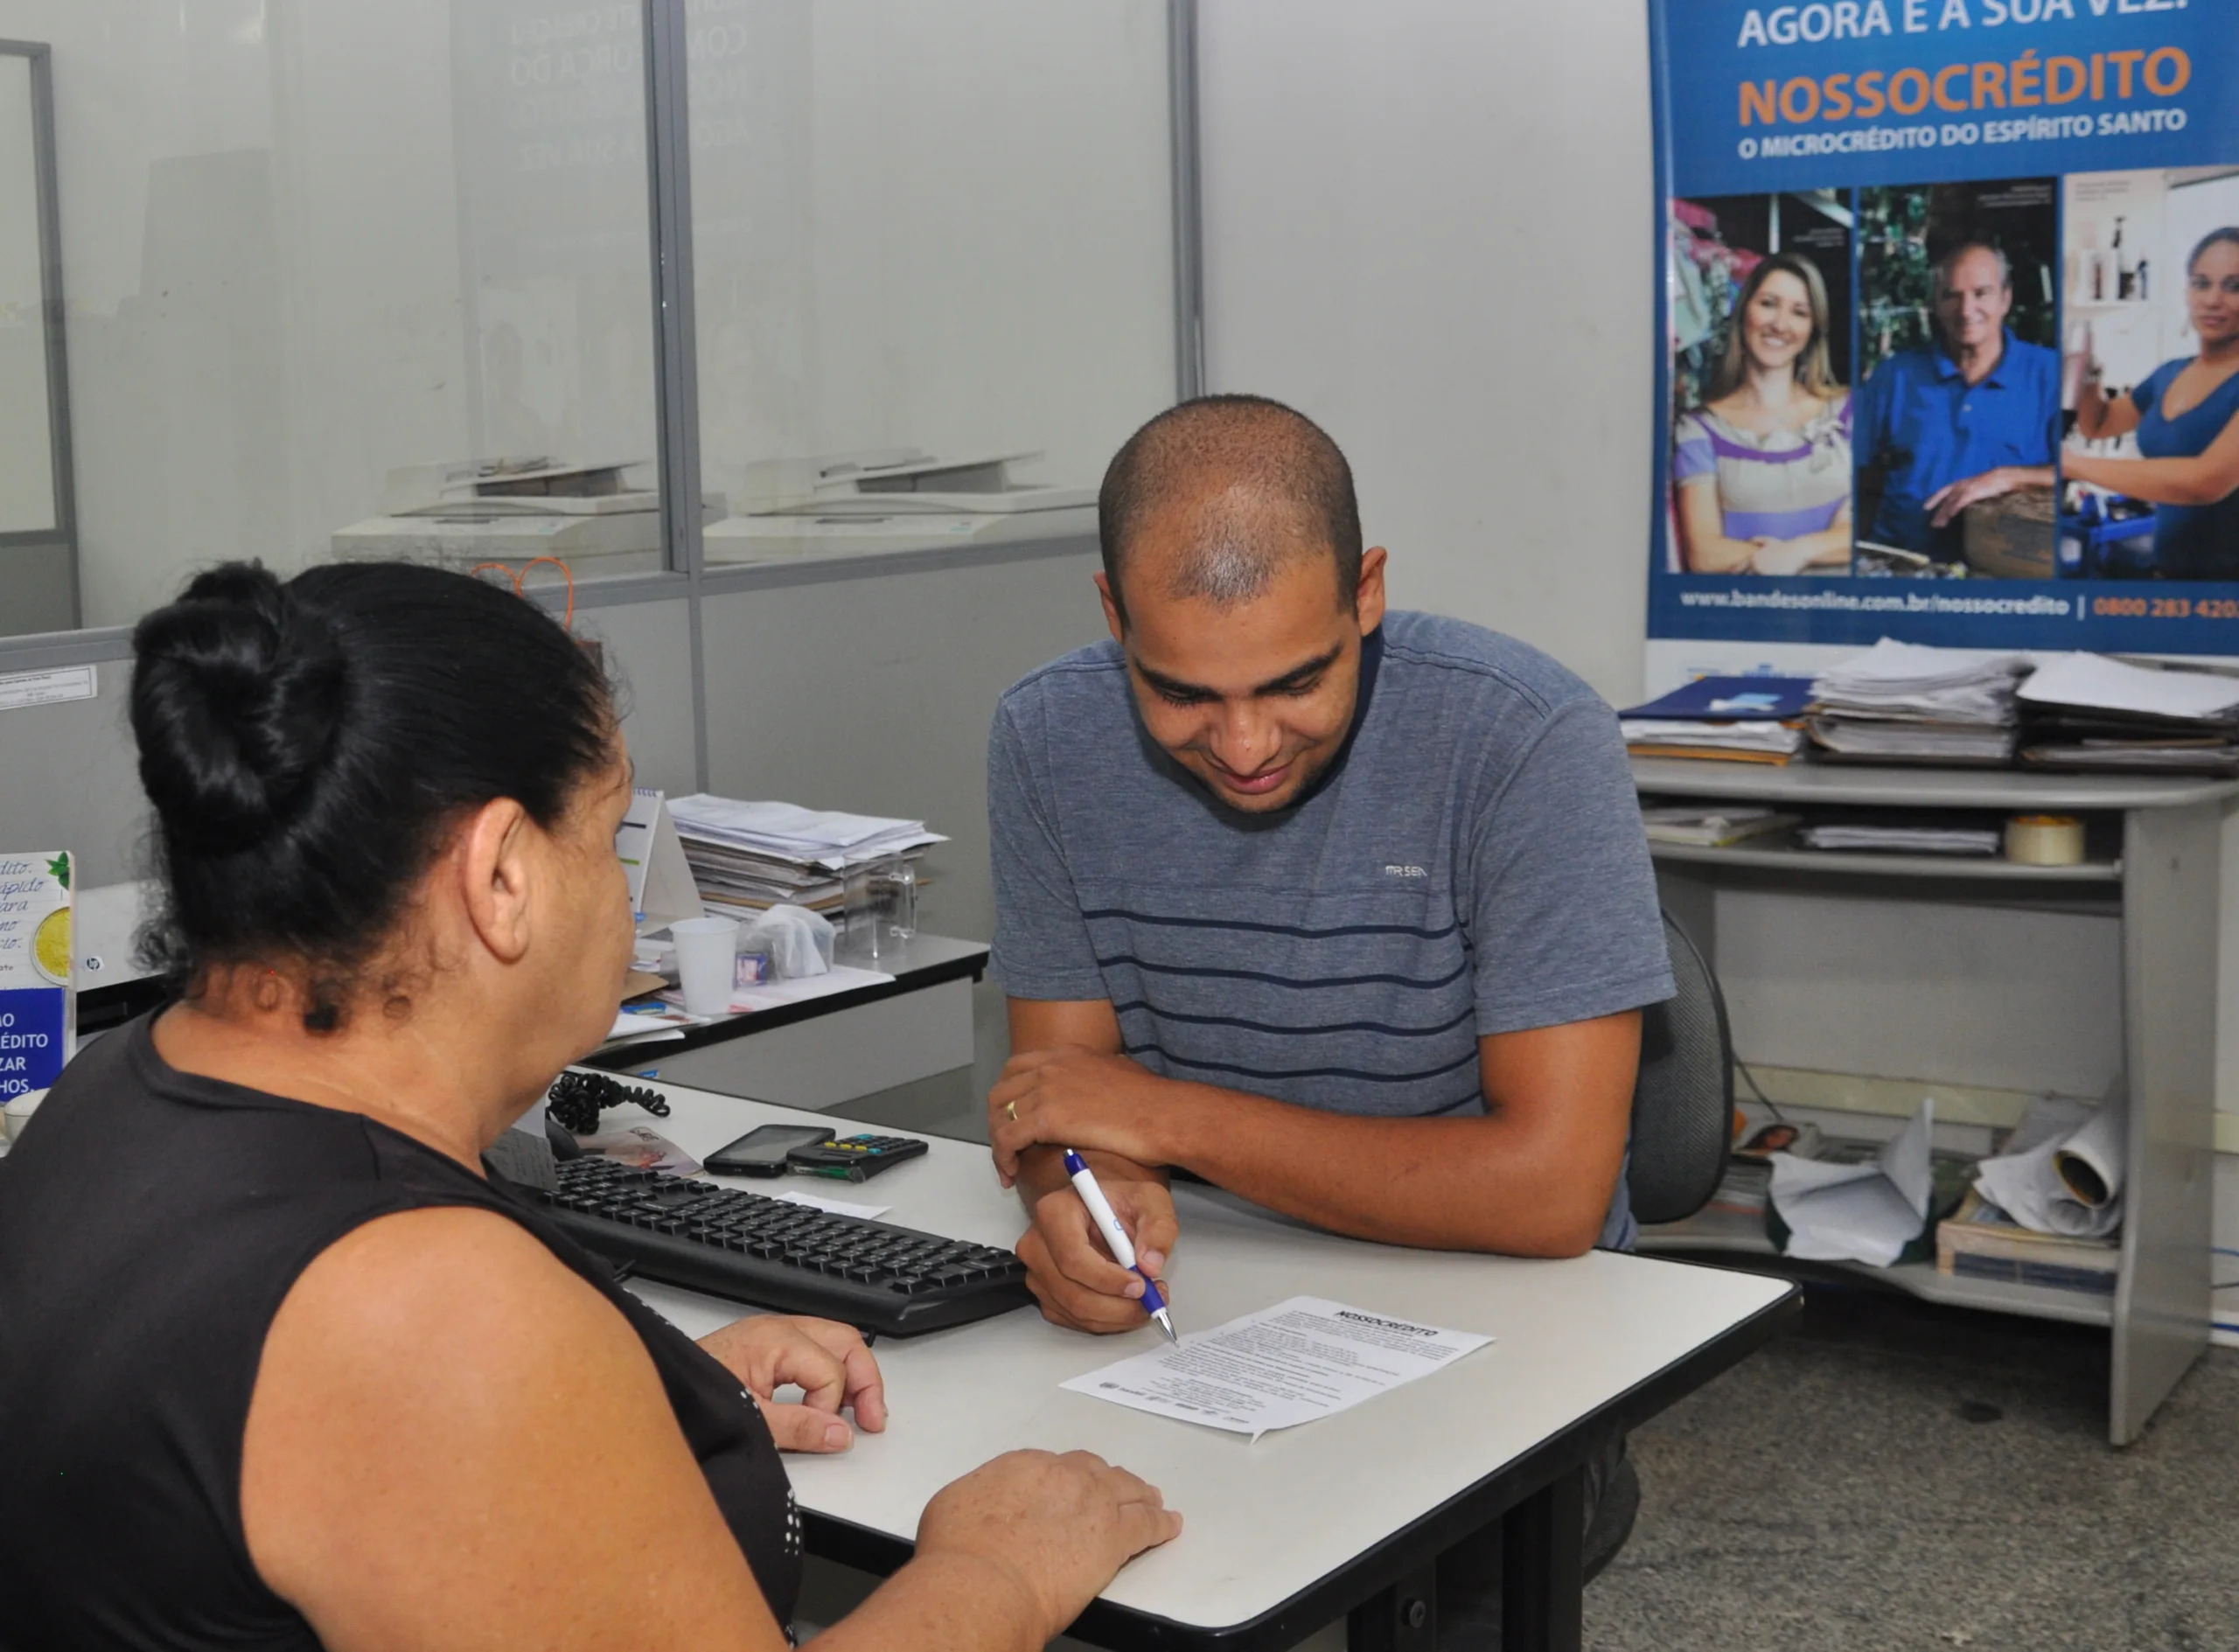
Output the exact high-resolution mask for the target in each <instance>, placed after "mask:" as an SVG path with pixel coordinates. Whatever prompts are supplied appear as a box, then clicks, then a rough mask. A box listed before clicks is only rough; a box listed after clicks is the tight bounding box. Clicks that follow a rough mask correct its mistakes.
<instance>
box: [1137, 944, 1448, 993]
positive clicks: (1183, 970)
mask: <svg viewBox="0 0 2239 1652" xmlns="http://www.w3.org/2000/svg"><path fill="white" fill-rule="evenodd" d="M1120 964H1127V965H1133V967H1135V968H1136V969H1139V970H1145V971H1147V972H1150V973H1151V974H1154V975H1190V976H1196V977H1200V978H1203V979H1212V980H1224V981H1265V982H1266V984H1267V985H1268V986H1293V987H1308V986H1419V987H1423V988H1426V989H1428V988H1432V987H1439V986H1451V985H1453V983H1454V982H1455V981H1458V980H1460V979H1461V978H1462V977H1463V976H1464V975H1467V974H1468V972H1469V960H1468V958H1463V959H1462V960H1461V963H1459V964H1457V965H1454V969H1453V971H1452V972H1450V973H1447V974H1445V975H1441V976H1440V977H1439V978H1438V979H1436V980H1430V981H1426V980H1419V979H1416V978H1415V977H1413V976H1412V975H1330V976H1324V977H1321V978H1317V979H1300V978H1298V977H1296V976H1291V975H1267V974H1263V973H1262V972H1259V971H1258V970H1249V969H1195V968H1190V967H1188V966H1186V965H1180V964H1154V963H1151V962H1149V961H1148V960H1147V959H1144V958H1137V957H1136V956H1135V955H1134V954H1133V953H1132V952H1115V953H1113V954H1112V955H1110V956H1109V957H1106V956H1105V955H1104V954H1102V953H1099V954H1098V955H1097V960H1096V966H1097V968H1099V969H1111V968H1113V966H1115V965H1120Z"/></svg>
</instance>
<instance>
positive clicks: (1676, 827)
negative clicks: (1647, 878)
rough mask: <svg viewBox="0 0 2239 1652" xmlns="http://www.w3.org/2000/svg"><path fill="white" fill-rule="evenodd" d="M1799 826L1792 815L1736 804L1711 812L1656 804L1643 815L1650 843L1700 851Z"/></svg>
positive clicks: (1692, 806) (1682, 805) (1697, 806)
mask: <svg viewBox="0 0 2239 1652" xmlns="http://www.w3.org/2000/svg"><path fill="white" fill-rule="evenodd" d="M1795 824H1796V816H1795V815H1792V814H1781V813H1779V812H1775V811H1774V810H1771V809H1745V808H1741V807H1740V806H1738V805H1733V804H1725V805H1720V806H1719V807H1717V808H1710V809H1706V808H1705V807H1703V806H1702V805H1700V804H1688V803H1678V804H1652V805H1649V806H1648V807H1646V808H1644V809H1643V810H1642V811H1641V825H1642V826H1643V827H1644V828H1646V830H1647V832H1648V840H1649V841H1650V843H1679V844H1685V845H1687V846H1688V847H1691V848H1700V849H1723V848H1725V847H1727V846H1728V845H1729V844H1734V843H1742V842H1746V841H1747V840H1749V839H1751V838H1761V837H1764V836H1766V835H1767V834H1768V833H1775V832H1779V831H1782V830H1784V829H1785V828H1787V827H1789V826H1794V825H1795Z"/></svg>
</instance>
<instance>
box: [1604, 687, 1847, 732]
mask: <svg viewBox="0 0 2239 1652" xmlns="http://www.w3.org/2000/svg"><path fill="white" fill-rule="evenodd" d="M1810 703H1811V679H1810V678H1809V677H1698V678H1696V679H1695V680H1694V681H1692V682H1691V683H1689V684H1688V685H1687V686H1686V687H1684V688H1675V689H1673V690H1672V691H1671V693H1670V694H1666V695H1664V698H1663V699H1661V700H1651V701H1649V702H1648V704H1646V705H1645V706H1635V707H1634V708H1632V709H1631V710H1630V711H1623V712H1620V713H1618V715H1619V716H1621V717H1663V718H1670V719H1671V720H1673V721H1686V722H1716V721H1722V720H1727V719H1731V720H1732V721H1736V722H1740V721H1752V722H1754V721H1761V720H1764V719H1768V718H1771V719H1779V720H1782V721H1785V720H1786V719H1788V718H1790V717H1801V716H1802V715H1803V708H1805V707H1806V706H1808V705H1810Z"/></svg>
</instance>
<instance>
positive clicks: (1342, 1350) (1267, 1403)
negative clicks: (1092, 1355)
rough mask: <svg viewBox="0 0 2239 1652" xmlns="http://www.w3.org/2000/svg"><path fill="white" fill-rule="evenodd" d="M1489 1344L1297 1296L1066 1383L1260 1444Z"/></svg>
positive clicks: (1482, 1338)
mask: <svg viewBox="0 0 2239 1652" xmlns="http://www.w3.org/2000/svg"><path fill="white" fill-rule="evenodd" d="M1492 1340H1493V1339H1492V1338H1491V1337H1489V1336H1478V1335H1475V1334H1473V1333H1471V1332H1468V1331H1447V1330H1440V1328H1438V1327H1436V1326H1434V1325H1418V1324H1416V1323H1415V1322H1414V1321H1412V1320H1402V1319H1394V1318H1392V1316H1391V1315H1390V1314H1371V1313H1369V1312H1367V1311H1366V1310H1365V1309H1363V1308H1357V1307H1346V1306H1345V1305H1344V1304H1343V1303H1342V1302H1331V1301H1329V1300H1325V1299H1323V1298H1322V1297H1318V1296H1294V1297H1292V1298H1291V1299H1290V1300H1288V1301H1287V1302H1278V1303H1276V1304H1275V1306H1274V1307H1269V1308H1262V1309H1260V1311H1259V1313H1257V1314H1245V1316H1244V1317H1243V1318H1241V1319H1235V1320H1231V1321H1229V1322H1228V1323H1227V1324H1225V1325H1223V1326H1219V1327H1217V1328H1215V1329H1213V1330H1210V1331H1199V1332H1196V1333H1195V1334H1193V1335H1189V1334H1186V1335H1183V1337H1182V1342H1181V1346H1179V1347H1173V1346H1161V1347H1159V1348H1157V1349H1153V1350H1151V1351H1150V1352H1148V1353H1143V1354H1138V1355H1135V1356H1133V1358H1130V1359H1123V1360H1121V1361H1120V1363H1118V1364H1116V1365H1107V1366H1106V1367H1105V1368H1104V1369H1103V1370H1100V1371H1091V1372H1089V1373H1088V1374H1087V1375H1086V1376H1084V1377H1074V1378H1073V1379H1072V1381H1071V1382H1070V1383H1066V1384H1063V1386H1064V1387H1066V1388H1069V1389H1071V1390H1072V1391H1073V1392H1075V1393H1077V1394H1087V1395H1090V1396H1092V1398H1097V1399H1108V1400H1110V1401H1112V1402H1113V1404H1114V1405H1126V1406H1129V1407H1132V1408H1133V1409H1134V1410H1136V1411H1139V1412H1150V1413H1151V1414H1152V1415H1153V1416H1154V1417H1172V1418H1178V1419H1180V1420H1181V1421H1182V1422H1185V1423H1203V1424H1204V1425H1206V1426H1207V1427H1209V1428H1224V1429H1227V1430H1228V1431H1229V1432H1231V1433H1238V1434H1249V1435H1251V1436H1252V1439H1259V1436H1260V1435H1262V1434H1264V1433H1266V1432H1267V1431H1268V1430H1269V1429H1271V1428H1290V1427H1294V1426H1295V1425H1298V1424H1300V1423H1310V1422H1312V1421H1313V1420H1314V1419H1315V1418H1317V1417H1327V1416H1329V1415H1330V1414H1331V1413H1332V1412H1341V1411H1343V1410H1345V1409H1346V1408H1347V1407H1349V1406H1353V1405H1359V1404H1360V1403H1361V1402H1362V1401H1363V1400H1364V1399H1369V1398H1373V1397H1375V1396H1376V1395H1378V1394H1381V1393H1383V1392H1384V1391H1386V1390H1387V1389H1393V1388H1399V1387H1400V1386H1402V1385H1403V1384H1408V1383H1412V1382H1413V1381H1414V1380H1415V1379H1416V1378H1417V1377H1428V1376H1429V1375H1430V1374H1431V1373H1432V1372H1433V1371H1434V1370H1438V1368H1439V1367H1440V1366H1441V1365H1445V1364H1447V1363H1450V1362H1452V1361H1454V1360H1457V1359H1459V1358H1461V1356H1463V1355H1465V1354H1470V1353H1474V1352H1475V1351H1476V1350H1477V1349H1481V1348H1482V1347H1484V1345H1485V1344H1486V1343H1488V1342H1491V1341H1492Z"/></svg>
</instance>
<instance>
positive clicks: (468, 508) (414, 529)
mask: <svg viewBox="0 0 2239 1652" xmlns="http://www.w3.org/2000/svg"><path fill="white" fill-rule="evenodd" d="M648 463H650V462H649V461H646V460H642V459H624V460H617V461H612V462H607V463H598V464H580V463H575V464H571V463H565V462H562V461H559V460H555V459H550V458H542V457H539V458H526V459H464V460H460V461H457V462H455V463H452V464H415V465H407V466H405V467H403V468H402V469H401V470H394V471H390V472H389V473H388V482H387V487H386V488H385V490H384V491H383V497H382V500H381V510H382V512H383V514H381V515H380V516H377V517H373V518H372V519H369V520H366V521H363V522H358V523H353V524H352V526H348V527H345V528H342V529H340V530H338V532H337V533H335V535H334V540H333V545H334V554H335V555H337V556H338V557H343V558H351V559H359V558H375V557H408V558H410V559H411V560H412V561H421V562H436V563H439V564H442V565H443V566H446V567H454V568H472V567H473V566H474V565H475V564H476V563H478V562H491V561H497V562H510V563H512V564H513V565H514V566H515V567H519V566H520V564H521V563H523V562H526V561H529V560H530V559H532V558H534V557H539V556H556V557H558V558H560V559H561V561H564V562H566V563H567V564H568V567H569V568H570V569H572V570H573V571H575V573H578V574H581V573H585V572H590V573H599V574H615V573H623V572H627V571H631V570H635V569H657V568H659V567H660V566H661V516H660V495H659V493H658V492H656V491H653V490H652V488H649V487H631V486H630V485H628V482H627V478H626V477H625V476H624V472H625V471H631V470H633V469H637V468H639V467H641V466H644V465H645V464H648ZM724 508H725V505H724V501H723V498H722V495H721V494H709V495H705V496H703V498H702V499H701V512H702V520H704V521H713V520H715V519H716V518H718V517H720V516H722V514H723V511H724Z"/></svg>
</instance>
